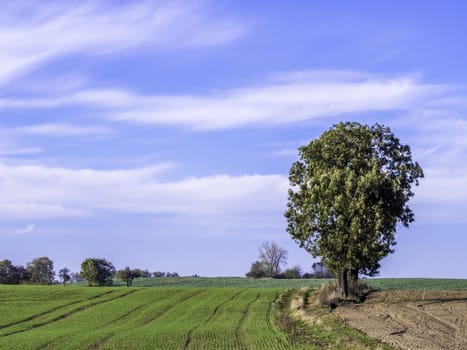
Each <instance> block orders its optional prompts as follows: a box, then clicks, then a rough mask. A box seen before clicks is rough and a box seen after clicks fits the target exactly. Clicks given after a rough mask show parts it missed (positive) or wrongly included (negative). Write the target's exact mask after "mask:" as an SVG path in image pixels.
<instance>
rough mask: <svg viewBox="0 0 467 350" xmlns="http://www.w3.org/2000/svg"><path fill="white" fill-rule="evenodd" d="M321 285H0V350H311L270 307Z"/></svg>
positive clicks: (405, 282)
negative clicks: (287, 294)
mask: <svg viewBox="0 0 467 350" xmlns="http://www.w3.org/2000/svg"><path fill="white" fill-rule="evenodd" d="M370 282H371V284H374V285H375V286H377V285H379V286H380V287H381V288H384V289H466V288H467V280H429V279H393V280H389V279H388V280H385V279H380V280H371V281H370ZM321 283H323V281H321V280H294V281H290V280H256V281H255V280H248V279H238V278H216V279H208V278H177V279H141V280H139V281H137V284H139V285H147V286H154V285H158V286H159V287H154V288H147V287H146V288H144V287H131V288H126V287H119V286H116V287H101V288H97V287H95V288H86V287H82V286H77V285H70V286H67V287H63V286H27V285H19V286H9V285H0V349H303V348H306V349H309V348H310V346H304V345H303V344H300V342H297V340H296V339H293V337H291V336H290V334H287V333H285V332H284V331H281V329H280V328H279V327H278V326H277V325H276V323H275V317H276V314H277V304H276V300H277V297H278V295H279V294H280V293H283V292H284V291H285V290H286V287H293V288H296V287H299V286H301V285H306V286H317V285H319V284H321ZM200 286H203V287H200ZM232 286H235V287H232ZM247 287H249V288H247ZM272 287H273V288H272ZM333 327H337V326H333ZM336 329H338V328H336ZM341 329H343V328H339V329H338V332H344V331H342V330H341ZM323 332H324V331H323ZM327 332H328V333H329V334H334V333H336V331H333V330H332V329H331V330H327ZM333 332H334V333H333ZM345 332H347V331H345ZM323 334H324V333H323ZM349 334H353V333H349ZM312 348H315V347H312ZM316 348H320V347H316Z"/></svg>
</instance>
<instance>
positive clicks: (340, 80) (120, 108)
mask: <svg viewBox="0 0 467 350" xmlns="http://www.w3.org/2000/svg"><path fill="white" fill-rule="evenodd" d="M450 91H451V88H449V87H447V86H442V85H432V84H425V83H420V82H418V81H417V80H416V79H415V78H414V77H409V76H393V77H386V76H377V75H370V74H366V73H361V72H352V71H316V72H302V73H293V74H292V73H288V74H284V75H283V76H282V77H281V76H274V77H273V79H271V80H267V81H266V82H264V83H263V84H260V85H256V86H249V87H243V88H237V89H230V90H225V91H217V92H213V93H211V94H206V95H138V94H135V93H133V92H130V91H125V90H103V89H94V90H79V91H75V92H74V93H71V94H68V95H64V96H55V97H53V98H47V97H44V98H38V99H27V100H21V99H19V100H14V99H9V100H3V101H0V107H1V106H2V105H3V107H4V108H5V107H17V108H26V107H27V108H58V107H62V106H67V105H84V106H86V107H90V106H93V107H94V108H97V109H98V111H99V115H106V116H107V119H109V120H117V121H127V122H132V123H143V124H154V125H172V126H177V127H185V128H191V129H195V130H214V129H226V128H235V127H244V126H251V125H265V124H267V125H281V124H287V123H296V122H301V121H306V120H313V119H319V118H326V117H332V116H336V115H340V114H350V113H358V112H368V111H394V110H406V111H413V110H418V109H423V108H424V107H426V108H428V107H430V108H433V106H434V104H435V101H437V100H441V99H442V98H443V97H445V96H446V95H447V94H448V93H449V92H450ZM443 101H444V100H443ZM443 103H444V102H443Z"/></svg>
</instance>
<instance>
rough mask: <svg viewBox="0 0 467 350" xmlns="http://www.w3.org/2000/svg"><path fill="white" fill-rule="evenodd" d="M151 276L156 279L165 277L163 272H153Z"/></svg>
mask: <svg viewBox="0 0 467 350" xmlns="http://www.w3.org/2000/svg"><path fill="white" fill-rule="evenodd" d="M152 276H153V277H156V278H161V277H165V272H162V271H156V272H153V273H152Z"/></svg>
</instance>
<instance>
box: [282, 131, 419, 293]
mask: <svg viewBox="0 0 467 350" xmlns="http://www.w3.org/2000/svg"><path fill="white" fill-rule="evenodd" d="M299 156H300V160H299V161H296V162H294V163H293V165H292V167H291V169H290V173H289V182H290V188H289V191H288V203H287V211H286V213H285V216H286V218H287V221H288V226H287V231H288V233H289V234H290V235H291V237H292V238H293V239H294V240H295V241H296V242H298V243H299V245H300V246H301V247H303V248H305V249H306V250H307V251H308V252H310V253H311V254H312V255H313V256H314V257H318V256H321V257H322V261H323V263H324V264H325V265H326V266H327V267H329V268H330V269H331V270H332V271H334V272H336V274H338V276H339V280H338V281H339V289H340V291H341V294H342V295H344V296H347V294H348V287H347V276H348V274H350V276H351V277H352V278H353V279H357V278H358V274H359V273H361V274H365V275H370V276H371V275H375V274H376V273H378V270H379V267H380V263H379V262H380V260H381V259H382V258H384V257H385V256H387V255H388V254H389V253H392V252H393V249H392V247H393V246H394V245H395V244H396V241H395V232H396V227H397V224H398V223H400V224H402V225H403V226H406V227H408V226H409V223H411V222H412V221H413V220H414V213H413V212H412V210H411V209H410V207H409V206H408V204H407V203H408V201H409V199H410V198H411V197H412V196H413V195H414V193H413V192H412V190H411V188H412V185H413V184H415V185H418V179H419V178H421V177H423V171H422V168H421V167H420V165H419V164H418V163H416V162H413V161H412V155H411V151H410V147H409V146H407V145H402V144H401V143H400V141H399V139H397V138H396V137H395V136H394V134H393V133H392V132H391V130H390V129H389V128H387V127H384V126H382V125H379V124H375V125H374V126H371V127H370V126H367V125H361V124H359V123H340V124H338V125H335V126H334V127H333V128H331V129H330V130H328V131H326V132H324V133H323V134H322V135H321V137H319V138H318V139H316V140H313V141H311V142H310V143H309V144H308V145H306V146H303V147H300V148H299Z"/></svg>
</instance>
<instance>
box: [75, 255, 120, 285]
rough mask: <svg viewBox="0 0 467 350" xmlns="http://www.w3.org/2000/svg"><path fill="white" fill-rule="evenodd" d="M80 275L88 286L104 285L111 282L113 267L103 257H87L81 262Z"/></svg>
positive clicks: (113, 272)
mask: <svg viewBox="0 0 467 350" xmlns="http://www.w3.org/2000/svg"><path fill="white" fill-rule="evenodd" d="M80 275H81V276H82V277H83V278H84V279H85V280H86V282H87V284H88V286H92V285H98V286H105V285H111V284H112V283H113V276H114V275H115V267H114V266H113V265H112V263H111V262H110V261H107V260H105V259H96V258H88V259H86V260H84V261H83V262H82V263H81V273H80Z"/></svg>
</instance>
